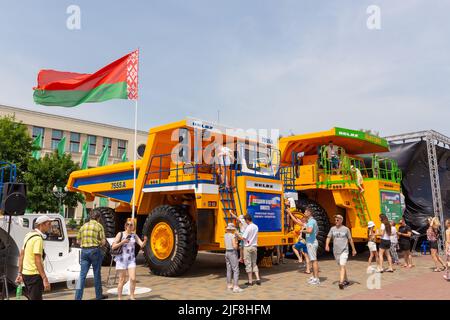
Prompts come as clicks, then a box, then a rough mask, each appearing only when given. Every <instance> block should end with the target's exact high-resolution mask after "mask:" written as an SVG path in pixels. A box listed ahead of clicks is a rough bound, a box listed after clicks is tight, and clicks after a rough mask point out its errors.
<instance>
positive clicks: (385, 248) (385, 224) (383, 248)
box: [377, 214, 394, 272]
mask: <svg viewBox="0 0 450 320" xmlns="http://www.w3.org/2000/svg"><path fill="white" fill-rule="evenodd" d="M380 221H381V226H380V229H379V230H380V231H379V235H380V236H381V241H380V250H379V259H378V268H377V271H378V272H384V271H385V270H384V269H383V257H384V255H386V257H387V260H388V264H389V268H388V269H386V272H394V269H393V268H392V257H391V254H390V249H391V234H392V233H394V231H393V228H392V226H391V224H390V223H389V219H388V217H387V216H386V215H385V214H380Z"/></svg>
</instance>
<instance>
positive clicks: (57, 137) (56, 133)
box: [52, 129, 63, 150]
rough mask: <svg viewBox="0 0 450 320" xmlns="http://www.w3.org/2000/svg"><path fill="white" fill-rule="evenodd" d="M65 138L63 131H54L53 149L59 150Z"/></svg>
mask: <svg viewBox="0 0 450 320" xmlns="http://www.w3.org/2000/svg"><path fill="white" fill-rule="evenodd" d="M62 137H63V132H62V130H56V129H53V130H52V149H53V150H55V149H58V143H59V142H60V141H61V139H62Z"/></svg>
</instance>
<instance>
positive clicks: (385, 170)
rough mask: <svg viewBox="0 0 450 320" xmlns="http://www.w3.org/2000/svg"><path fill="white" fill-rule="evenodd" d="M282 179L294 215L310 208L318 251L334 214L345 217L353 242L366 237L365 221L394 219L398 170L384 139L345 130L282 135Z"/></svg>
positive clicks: (398, 211) (397, 215)
mask: <svg viewBox="0 0 450 320" xmlns="http://www.w3.org/2000/svg"><path fill="white" fill-rule="evenodd" d="M279 148H280V151H281V169H280V170H281V172H280V173H281V179H282V180H283V185H284V187H285V191H287V192H291V193H292V194H293V195H294V197H296V199H295V200H296V203H297V209H299V210H300V212H299V214H301V212H302V211H304V209H305V208H306V206H310V207H311V208H312V209H313V211H314V216H315V218H316V220H317V222H318V225H319V233H318V241H319V253H321V252H323V250H324V243H325V240H326V236H327V233H328V229H329V228H330V223H331V222H332V221H333V216H334V215H335V214H340V215H342V216H343V217H344V224H345V225H346V226H347V227H349V228H350V230H351V232H352V235H353V238H354V239H355V242H363V241H366V240H367V223H368V221H373V222H374V223H375V224H376V225H377V226H379V225H380V221H379V215H380V214H381V213H384V214H386V215H387V216H388V218H389V219H391V220H394V221H398V220H399V219H400V217H401V215H402V208H401V201H402V199H401V191H400V182H401V171H400V170H399V168H398V165H397V163H396V162H395V161H394V160H391V159H387V158H385V157H383V156H382V155H379V154H380V153H383V152H387V151H389V144H388V143H387V141H386V140H385V139H383V138H380V137H378V136H374V135H372V134H369V133H366V132H363V131H357V130H350V129H345V128H338V127H335V128H332V129H331V130H328V131H322V132H316V133H310V134H302V135H295V136H289V137H284V138H281V139H280V141H279Z"/></svg>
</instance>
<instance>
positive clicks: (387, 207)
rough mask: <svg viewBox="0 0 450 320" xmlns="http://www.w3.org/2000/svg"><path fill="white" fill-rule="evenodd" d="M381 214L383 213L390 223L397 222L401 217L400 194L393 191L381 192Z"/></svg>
mask: <svg viewBox="0 0 450 320" xmlns="http://www.w3.org/2000/svg"><path fill="white" fill-rule="evenodd" d="M380 197H381V213H384V214H385V215H386V216H387V217H388V219H389V220H390V221H395V222H396V223H398V221H399V220H400V219H401V217H402V204H401V199H400V193H399V192H394V191H381V192H380Z"/></svg>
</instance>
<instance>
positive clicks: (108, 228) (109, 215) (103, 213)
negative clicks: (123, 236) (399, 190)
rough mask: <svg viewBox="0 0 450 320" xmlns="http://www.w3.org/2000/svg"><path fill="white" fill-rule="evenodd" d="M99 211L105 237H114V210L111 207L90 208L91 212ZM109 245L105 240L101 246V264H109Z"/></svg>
mask: <svg viewBox="0 0 450 320" xmlns="http://www.w3.org/2000/svg"><path fill="white" fill-rule="evenodd" d="M97 211H98V212H100V223H101V225H102V226H103V229H104V230H105V237H106V238H114V237H115V236H116V222H115V215H116V212H115V211H114V209H112V208H108V207H97V208H95V209H93V210H92V212H97ZM111 259H112V257H111V246H110V245H109V243H108V241H106V244H105V246H104V248H103V261H102V265H103V266H109V265H111Z"/></svg>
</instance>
